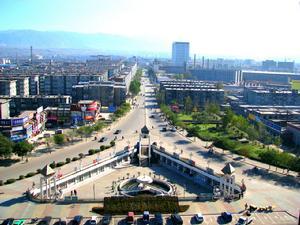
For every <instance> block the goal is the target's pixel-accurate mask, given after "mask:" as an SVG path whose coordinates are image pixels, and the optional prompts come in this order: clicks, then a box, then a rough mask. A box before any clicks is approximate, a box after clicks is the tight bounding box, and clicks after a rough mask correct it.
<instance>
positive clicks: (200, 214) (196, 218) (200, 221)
mask: <svg viewBox="0 0 300 225" xmlns="http://www.w3.org/2000/svg"><path fill="white" fill-rule="evenodd" d="M194 218H195V221H196V222H197V223H202V222H203V221H204V217H203V215H202V213H197V214H196V215H195V216H194Z"/></svg>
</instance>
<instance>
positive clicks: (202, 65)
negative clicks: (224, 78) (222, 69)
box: [202, 56, 204, 69]
mask: <svg viewBox="0 0 300 225" xmlns="http://www.w3.org/2000/svg"><path fill="white" fill-rule="evenodd" d="M202 69H204V56H202Z"/></svg>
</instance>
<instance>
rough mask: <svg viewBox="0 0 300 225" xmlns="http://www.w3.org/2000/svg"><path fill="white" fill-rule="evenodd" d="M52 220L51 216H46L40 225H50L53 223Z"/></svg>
mask: <svg viewBox="0 0 300 225" xmlns="http://www.w3.org/2000/svg"><path fill="white" fill-rule="evenodd" d="M51 219H52V217H51V216H46V217H44V218H43V219H42V220H41V221H40V222H38V225H49V224H50V222H51Z"/></svg>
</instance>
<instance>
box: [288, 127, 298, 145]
mask: <svg viewBox="0 0 300 225" xmlns="http://www.w3.org/2000/svg"><path fill="white" fill-rule="evenodd" d="M287 132H289V133H290V134H291V135H292V137H293V141H294V143H295V144H296V145H297V146H300V123H299V122H290V123H287ZM298 149H299V148H298Z"/></svg>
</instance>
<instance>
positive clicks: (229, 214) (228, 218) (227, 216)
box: [221, 212, 232, 223]
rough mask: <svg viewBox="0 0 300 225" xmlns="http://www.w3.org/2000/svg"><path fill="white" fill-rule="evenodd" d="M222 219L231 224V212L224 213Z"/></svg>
mask: <svg viewBox="0 0 300 225" xmlns="http://www.w3.org/2000/svg"><path fill="white" fill-rule="evenodd" d="M221 219H222V221H223V222H225V223H229V222H231V221H232V215H231V213H230V212H222V213H221Z"/></svg>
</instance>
